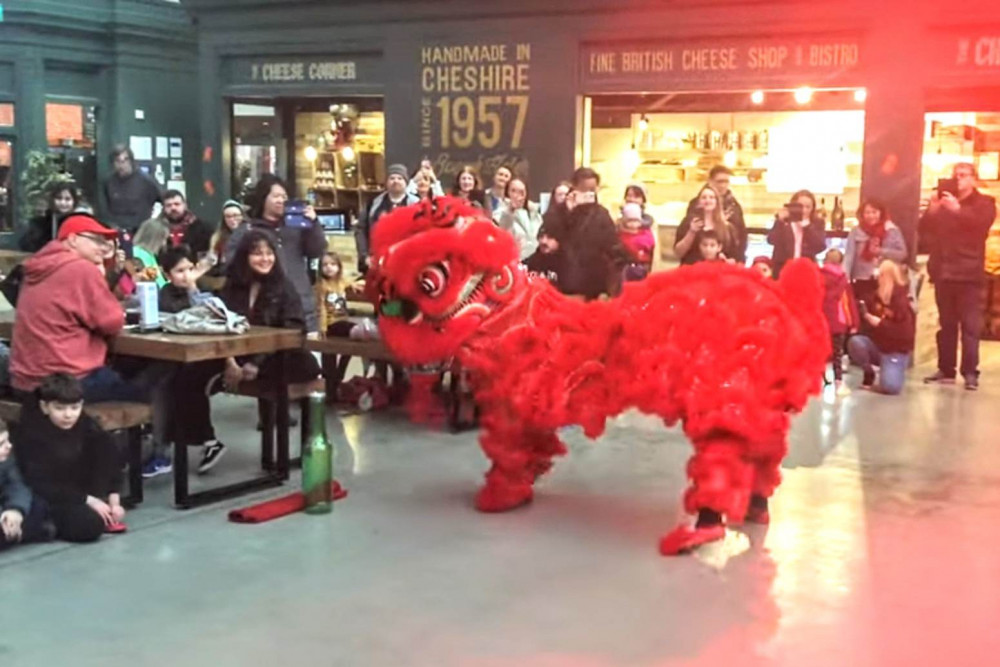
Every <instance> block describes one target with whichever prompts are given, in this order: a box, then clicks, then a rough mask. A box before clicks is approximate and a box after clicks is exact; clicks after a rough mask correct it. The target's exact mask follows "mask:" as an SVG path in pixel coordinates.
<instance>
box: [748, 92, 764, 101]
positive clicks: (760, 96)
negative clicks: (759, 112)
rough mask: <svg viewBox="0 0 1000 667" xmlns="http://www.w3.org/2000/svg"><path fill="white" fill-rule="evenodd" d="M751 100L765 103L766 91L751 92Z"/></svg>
mask: <svg viewBox="0 0 1000 667" xmlns="http://www.w3.org/2000/svg"><path fill="white" fill-rule="evenodd" d="M750 101H751V102H753V103H754V104H763V103H764V91H763V90H755V91H753V92H752V93H750Z"/></svg>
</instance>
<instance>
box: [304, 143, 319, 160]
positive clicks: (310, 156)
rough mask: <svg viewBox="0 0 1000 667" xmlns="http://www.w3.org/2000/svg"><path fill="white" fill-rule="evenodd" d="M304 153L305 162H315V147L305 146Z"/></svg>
mask: <svg viewBox="0 0 1000 667" xmlns="http://www.w3.org/2000/svg"><path fill="white" fill-rule="evenodd" d="M305 153H306V159H307V160H309V161H310V162H315V161H316V155H317V153H316V147H315V146H306V151H305Z"/></svg>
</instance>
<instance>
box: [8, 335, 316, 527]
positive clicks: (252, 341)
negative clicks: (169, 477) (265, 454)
mask: <svg viewBox="0 0 1000 667" xmlns="http://www.w3.org/2000/svg"><path fill="white" fill-rule="evenodd" d="M13 328H14V323H13V321H9V320H8V321H2V322H0V338H8V339H9V338H10V336H11V334H12V333H13ZM302 340H303V335H302V333H301V332H299V331H295V330H291V329H272V328H268V327H251V328H250V330H249V331H248V332H247V333H245V334H241V335H235V334H222V335H213V336H200V335H197V336H196V335H187V334H169V333H159V332H157V333H146V334H143V333H138V332H135V331H123V332H122V333H121V334H119V335H118V336H115V337H114V338H113V339H112V340H111V343H110V348H111V351H112V352H114V353H115V354H118V355H122V356H129V357H139V358H141V359H153V360H157V361H169V362H175V363H181V364H189V363H195V362H199V361H209V360H212V359H226V358H228V357H240V356H245V355H253V354H271V353H278V381H277V384H278V386H279V387H284V386H287V384H288V380H287V371H286V362H285V351H287V350H298V349H301V348H302ZM276 393H277V408H276V409H277V427H278V428H277V431H278V433H277V436H278V437H277V461H276V466H275V470H274V471H273V472H267V473H266V474H265V475H264V476H261V477H255V478H253V479H249V480H245V481H242V482H236V483H234V484H229V485H227V486H222V487H218V488H214V489H209V490H207V491H201V492H199V493H193V494H192V493H188V478H187V474H186V471H187V468H188V465H187V447H177V446H175V447H174V502H175V503H176V505H177V506H178V507H180V508H183V509H187V508H190V507H197V506H199V505H206V504H208V503H212V502H216V501H219V500H225V499H227V498H232V497H234V496H238V495H241V494H244V493H247V492H250V491H256V490H259V489H263V488H270V487H273V486H280V485H281V484H282V483H283V482H285V481H286V480H288V471H289V438H288V431H289V426H288V392H287V391H279V392H276Z"/></svg>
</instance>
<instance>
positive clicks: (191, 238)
mask: <svg viewBox="0 0 1000 667" xmlns="http://www.w3.org/2000/svg"><path fill="white" fill-rule="evenodd" d="M160 219H162V220H163V222H164V223H166V225H167V226H168V227H169V228H170V247H171V248H178V247H180V246H182V245H185V246H187V247H188V248H190V249H191V252H193V253H194V254H195V257H199V256H200V255H203V254H205V253H207V252H208V248H209V246H210V245H211V243H212V228H211V227H209V226H208V223H206V222H204V221H202V220H200V219H199V218H198V216H196V215H195V214H194V213H193V212H192V211H191V210H190V209H189V208H188V205H187V200H186V199H184V195H183V194H182V193H181V192H180V191H178V190H167V191H166V192H165V193H164V194H163V213H161V214H160Z"/></svg>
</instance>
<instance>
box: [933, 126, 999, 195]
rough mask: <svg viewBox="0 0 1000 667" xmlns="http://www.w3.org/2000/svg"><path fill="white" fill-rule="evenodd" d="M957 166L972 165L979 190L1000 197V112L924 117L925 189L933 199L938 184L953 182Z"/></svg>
mask: <svg viewBox="0 0 1000 667" xmlns="http://www.w3.org/2000/svg"><path fill="white" fill-rule="evenodd" d="M956 162H970V163H972V164H974V165H975V166H976V170H977V171H978V173H979V181H980V184H979V189H980V190H981V191H983V192H985V193H986V194H989V195H991V196H993V197H998V196H1000V112H997V111H990V112H974V111H958V112H936V113H928V114H926V115H925V116H924V154H923V165H922V167H923V168H922V170H921V179H920V180H921V188H922V189H923V192H924V195H925V196H926V197H929V196H930V194H931V192H932V191H933V190H934V189H935V188H936V187H937V184H938V180H939V179H942V178H950V177H951V171H952V167H953V166H954V165H955V163H956Z"/></svg>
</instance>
